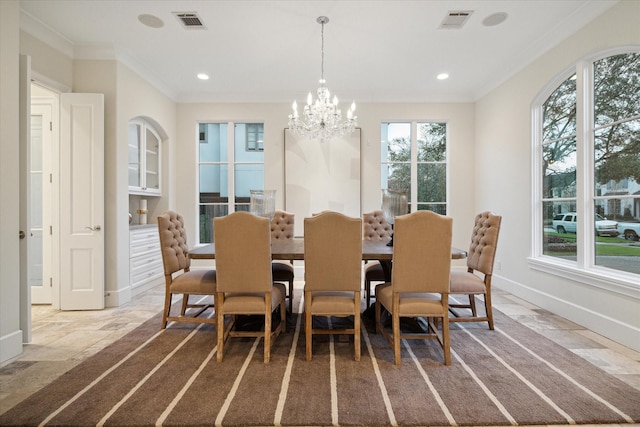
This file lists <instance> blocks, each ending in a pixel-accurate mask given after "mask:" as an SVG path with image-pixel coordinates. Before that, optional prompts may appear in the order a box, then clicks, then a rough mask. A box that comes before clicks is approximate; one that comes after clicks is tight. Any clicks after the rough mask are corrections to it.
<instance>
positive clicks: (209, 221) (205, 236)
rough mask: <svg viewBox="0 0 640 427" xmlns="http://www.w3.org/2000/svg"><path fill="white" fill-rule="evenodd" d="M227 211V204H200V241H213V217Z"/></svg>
mask: <svg viewBox="0 0 640 427" xmlns="http://www.w3.org/2000/svg"><path fill="white" fill-rule="evenodd" d="M228 213H229V209H228V207H227V205H200V243H212V242H213V218H217V217H221V216H225V215H227V214H228Z"/></svg>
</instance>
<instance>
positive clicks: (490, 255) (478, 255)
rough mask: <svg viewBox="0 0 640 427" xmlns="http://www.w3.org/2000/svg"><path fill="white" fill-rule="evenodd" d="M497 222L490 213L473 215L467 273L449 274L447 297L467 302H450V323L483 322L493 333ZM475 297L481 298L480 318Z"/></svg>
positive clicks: (497, 219) (497, 218)
mask: <svg viewBox="0 0 640 427" xmlns="http://www.w3.org/2000/svg"><path fill="white" fill-rule="evenodd" d="M501 222H502V217H501V216H500V215H496V214H494V213H492V212H488V211H486V212H482V213H479V214H478V215H476V218H475V224H474V226H473V232H472V233H471V244H470V245H469V251H468V252H467V271H459V270H455V269H454V270H452V271H451V291H450V292H451V294H453V295H466V296H468V298H469V300H468V301H469V302H468V303H462V302H457V301H454V300H453V299H452V300H450V301H449V311H451V313H452V314H453V315H454V317H452V318H451V320H450V321H451V322H487V323H488V324H489V329H491V330H493V310H492V308H491V276H492V275H493V262H494V259H495V256H496V247H497V244H498V235H499V234H500V224H501ZM477 295H484V308H485V315H484V316H480V315H478V311H477V309H476V296H477ZM460 309H466V311H465V312H463V311H461V310H460ZM469 310H470V315H469Z"/></svg>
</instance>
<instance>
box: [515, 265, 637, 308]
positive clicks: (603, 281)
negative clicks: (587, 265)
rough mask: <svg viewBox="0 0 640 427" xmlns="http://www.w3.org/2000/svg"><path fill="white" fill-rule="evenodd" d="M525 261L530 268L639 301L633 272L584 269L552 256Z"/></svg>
mask: <svg viewBox="0 0 640 427" xmlns="http://www.w3.org/2000/svg"><path fill="white" fill-rule="evenodd" d="M527 263H528V264H529V268H531V269H532V270H537V271H542V272H544V273H549V274H554V275H556V276H560V277H563V278H565V279H569V280H573V281H574V282H577V283H580V284H582V285H584V286H588V287H595V288H599V289H604V290H606V291H609V292H613V293H617V294H621V295H624V296H625V297H629V298H634V299H636V300H638V302H639V303H640V287H638V285H637V283H638V282H637V280H635V278H634V277H633V276H635V275H634V274H631V273H629V274H625V273H624V272H621V271H619V270H612V269H608V268H595V267H594V268H593V269H590V270H585V269H584V268H579V267H578V266H577V265H576V264H575V263H570V262H563V261H562V260H558V259H556V258H553V257H546V256H543V257H540V258H528V259H527Z"/></svg>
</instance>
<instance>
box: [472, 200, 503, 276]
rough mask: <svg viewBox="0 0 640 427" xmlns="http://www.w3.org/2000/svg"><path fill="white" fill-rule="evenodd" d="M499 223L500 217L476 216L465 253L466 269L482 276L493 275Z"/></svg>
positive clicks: (482, 214) (485, 214) (491, 214)
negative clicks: (469, 243) (477, 272)
mask: <svg viewBox="0 0 640 427" xmlns="http://www.w3.org/2000/svg"><path fill="white" fill-rule="evenodd" d="M501 221H502V217H501V216H500V215H495V214H493V213H491V212H482V213H479V214H478V215H476V221H475V226H474V227H473V233H472V235H471V245H470V246H469V252H468V253H467V267H468V268H471V269H473V270H476V271H480V272H481V273H484V274H493V260H494V258H495V256H496V247H497V244H498V234H499V233H500V223H501Z"/></svg>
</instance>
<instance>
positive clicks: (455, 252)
mask: <svg viewBox="0 0 640 427" xmlns="http://www.w3.org/2000/svg"><path fill="white" fill-rule="evenodd" d="M188 256H189V258H191V259H215V257H216V246H215V243H207V244H204V245H202V246H198V247H195V248H191V249H189V252H188ZM466 257H467V252H466V251H464V250H462V249H458V248H455V247H452V248H451V259H463V258H466ZM271 258H273V259H277V260H288V261H303V260H304V238H303V237H294V238H292V239H277V240H272V241H271ZM362 260H364V261H380V264H381V265H382V268H383V271H384V273H385V278H387V280H388V281H390V280H391V261H392V260H393V246H388V245H387V243H386V242H383V241H380V240H363V241H362Z"/></svg>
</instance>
